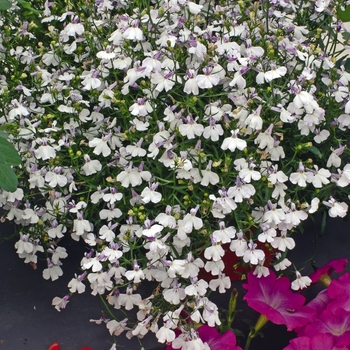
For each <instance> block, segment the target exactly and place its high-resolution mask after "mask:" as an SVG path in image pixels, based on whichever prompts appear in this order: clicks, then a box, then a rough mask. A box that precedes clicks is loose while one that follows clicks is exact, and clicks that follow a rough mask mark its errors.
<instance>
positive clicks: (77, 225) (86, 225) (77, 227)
mask: <svg viewBox="0 0 350 350" xmlns="http://www.w3.org/2000/svg"><path fill="white" fill-rule="evenodd" d="M91 230H92V227H91V224H90V222H89V221H88V220H84V215H83V212H78V213H77V218H76V219H75V220H74V221H73V232H74V233H75V235H76V236H81V235H82V234H84V233H85V232H91Z"/></svg>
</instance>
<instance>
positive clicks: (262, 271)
mask: <svg viewBox="0 0 350 350" xmlns="http://www.w3.org/2000/svg"><path fill="white" fill-rule="evenodd" d="M264 262H265V258H264V259H262V260H259V262H258V265H256V267H255V269H254V271H253V275H256V276H257V277H258V278H260V277H261V276H264V277H267V276H268V275H269V274H270V270H269V268H268V267H266V266H264Z"/></svg>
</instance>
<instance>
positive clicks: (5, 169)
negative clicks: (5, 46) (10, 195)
mask: <svg viewBox="0 0 350 350" xmlns="http://www.w3.org/2000/svg"><path fill="white" fill-rule="evenodd" d="M0 164H1V166H0V188H2V189H4V190H5V191H8V192H15V191H16V189H17V185H18V180H17V176H16V174H15V172H14V171H13V170H12V168H11V167H10V166H9V165H8V164H6V163H3V161H2V155H1V154H0Z"/></svg>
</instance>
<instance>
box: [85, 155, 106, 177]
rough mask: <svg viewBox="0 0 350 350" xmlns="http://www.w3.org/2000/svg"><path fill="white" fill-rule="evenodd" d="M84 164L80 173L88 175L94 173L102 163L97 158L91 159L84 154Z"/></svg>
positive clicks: (100, 167) (99, 168)
mask: <svg viewBox="0 0 350 350" xmlns="http://www.w3.org/2000/svg"><path fill="white" fill-rule="evenodd" d="M84 160H85V164H84V165H83V166H82V167H81V172H82V174H84V175H86V176H90V175H93V174H96V173H97V172H99V171H100V170H101V169H102V164H101V163H100V161H99V160H97V159H94V160H91V159H90V157H89V155H87V154H84Z"/></svg>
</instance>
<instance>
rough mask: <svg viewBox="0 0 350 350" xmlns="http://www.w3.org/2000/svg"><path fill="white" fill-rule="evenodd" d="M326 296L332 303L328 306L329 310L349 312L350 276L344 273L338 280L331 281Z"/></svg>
mask: <svg viewBox="0 0 350 350" xmlns="http://www.w3.org/2000/svg"><path fill="white" fill-rule="evenodd" d="M328 295H329V297H330V298H331V299H333V301H332V302H331V303H330V304H329V305H328V308H329V309H330V310H336V309H337V308H339V307H341V308H342V309H344V310H346V311H347V312H349V311H350V274H349V273H345V274H344V275H342V276H340V277H339V278H338V279H336V280H333V281H332V282H331V284H330V285H329V287H328Z"/></svg>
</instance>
